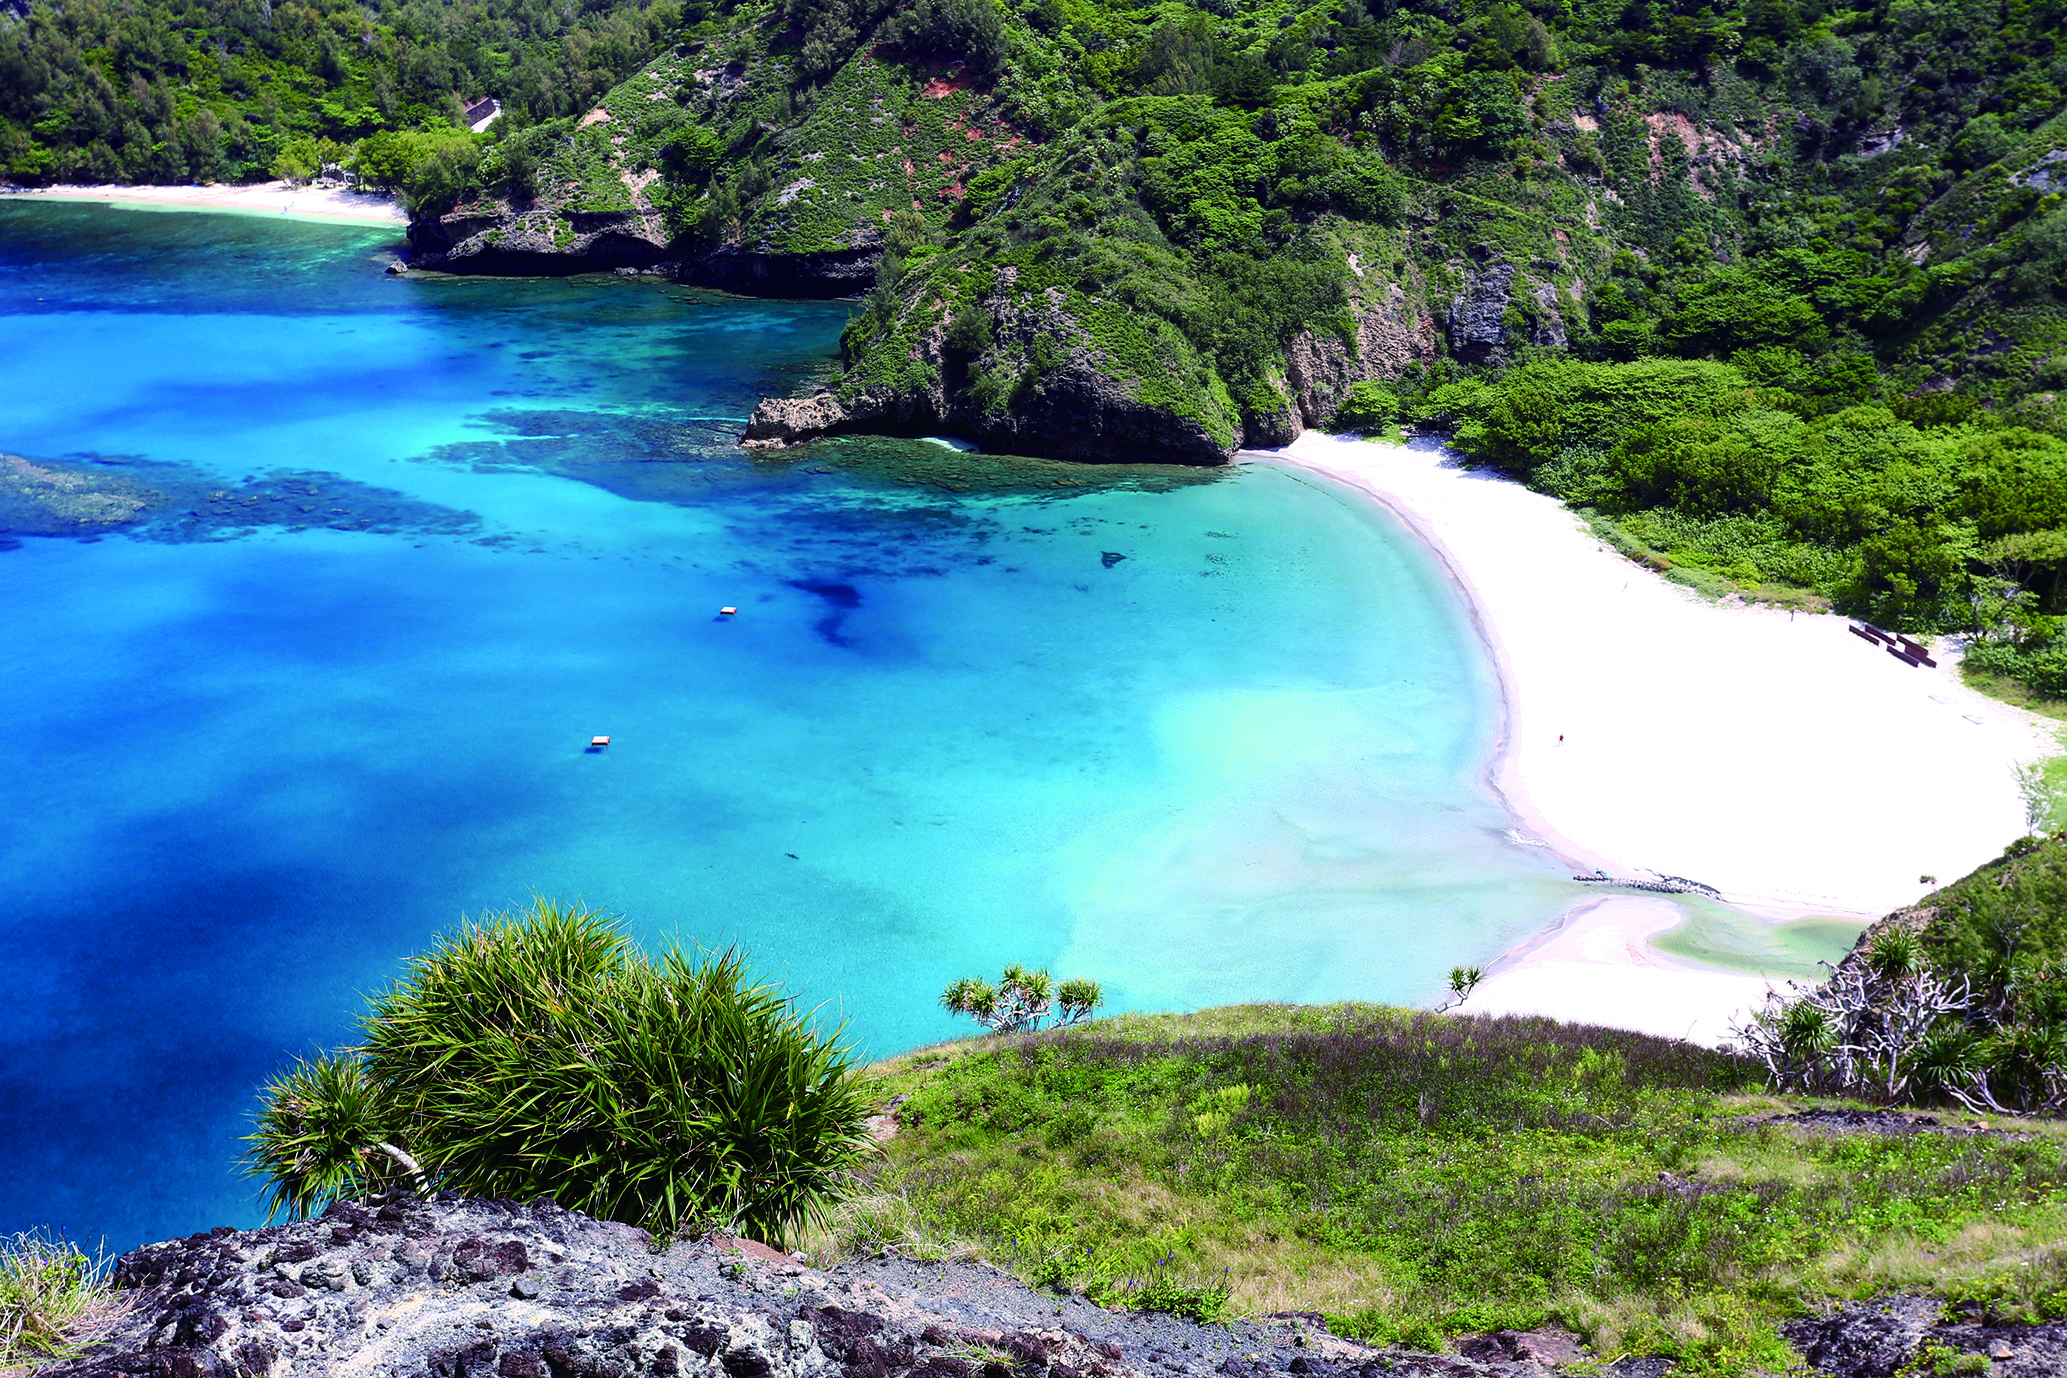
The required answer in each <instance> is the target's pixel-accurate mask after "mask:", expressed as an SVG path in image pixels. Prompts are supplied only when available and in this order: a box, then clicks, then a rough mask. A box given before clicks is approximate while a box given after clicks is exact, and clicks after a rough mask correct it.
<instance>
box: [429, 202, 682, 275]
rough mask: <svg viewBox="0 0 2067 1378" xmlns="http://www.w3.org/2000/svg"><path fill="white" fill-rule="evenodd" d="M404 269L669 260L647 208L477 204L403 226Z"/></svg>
mask: <svg viewBox="0 0 2067 1378" xmlns="http://www.w3.org/2000/svg"><path fill="white" fill-rule="evenodd" d="M409 250H410V252H409V266H410V267H412V268H436V269H439V270H441V271H444V272H448V273H535V274H556V273H594V272H603V271H607V270H609V269H613V268H651V267H654V266H656V265H658V264H660V263H661V262H663V261H664V260H666V259H667V258H668V257H669V253H668V236H667V231H666V228H665V226H664V225H663V224H662V222H661V218H660V216H659V214H658V213H657V212H655V211H654V210H653V209H652V208H651V207H645V208H641V209H635V210H622V211H596V212H583V211H572V210H568V209H566V208H564V207H543V206H536V207H527V208H524V209H521V210H520V209H517V208H515V207H512V206H509V205H507V204H504V203H501V202H486V203H477V204H475V205H472V206H469V207H467V208H466V209H465V210H462V211H457V212H454V213H453V214H450V215H442V216H424V217H420V218H418V219H416V220H413V221H411V222H410V224H409Z"/></svg>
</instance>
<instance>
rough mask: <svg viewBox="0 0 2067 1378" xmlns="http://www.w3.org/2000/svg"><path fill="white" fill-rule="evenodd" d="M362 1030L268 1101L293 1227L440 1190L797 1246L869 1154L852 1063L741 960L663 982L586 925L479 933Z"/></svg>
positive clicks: (257, 1137) (673, 964)
mask: <svg viewBox="0 0 2067 1378" xmlns="http://www.w3.org/2000/svg"><path fill="white" fill-rule="evenodd" d="M361 1029H362V1036H363V1037H362V1042H361V1043H360V1045H359V1046H357V1047H353V1048H348V1049H345V1050H343V1051H341V1052H338V1053H334V1054H329V1055H326V1056H324V1057H321V1058H318V1059H316V1060H315V1061H313V1062H304V1063H301V1064H299V1065H297V1066H296V1067H294V1068H293V1069H291V1070H289V1071H288V1072H286V1073H283V1074H282V1075H281V1076H279V1077H277V1078H275V1079H274V1081H273V1082H272V1083H271V1084H270V1085H269V1086H267V1087H266V1089H265V1092H264V1097H265V1105H264V1109H263V1111H262V1113H261V1115H260V1117H259V1123H258V1127H257V1130H256V1132H255V1133H254V1134H253V1135H252V1136H251V1142H252V1147H251V1151H250V1153H249V1154H248V1156H247V1161H248V1163H249V1166H250V1169H251V1171H252V1172H253V1173H254V1174H255V1175H257V1176H259V1177H261V1178H263V1179H264V1180H265V1182H266V1184H267V1187H268V1190H269V1193H270V1195H271V1198H272V1204H273V1207H274V1209H275V1211H276V1212H277V1211H279V1210H282V1209H284V1210H286V1211H288V1212H289V1213H291V1214H293V1215H295V1216H297V1217H299V1216H302V1215H306V1214H309V1213H310V1212H311V1211H313V1210H317V1209H320V1208H322V1207H323V1206H325V1205H327V1204H328V1203H329V1202H331V1201H334V1200H339V1199H350V1198H362V1197H365V1196H367V1195H369V1194H374V1193H378V1192H381V1191H386V1190H406V1191H429V1190H431V1189H432V1188H434V1187H435V1188H438V1189H445V1190H452V1191H458V1192H462V1193H464V1194H467V1195H471V1196H488V1197H499V1198H508V1199H514V1200H529V1199H531V1198H532V1197H536V1196H549V1197H551V1198H552V1199H554V1200H555V1201H558V1202H559V1203H560V1204H561V1205H563V1206H566V1207H568V1208H569V1209H572V1210H579V1211H582V1212H584V1213H585V1214H587V1215H590V1216H593V1217H595V1218H597V1219H602V1220H622V1221H625V1222H627V1223H631V1224H636V1225H642V1226H644V1227H646V1228H648V1229H651V1230H655V1231H657V1232H660V1233H663V1234H670V1233H674V1232H676V1231H678V1230H681V1229H685V1228H694V1227H718V1228H723V1229H729V1230H735V1231H743V1232H746V1233H749V1234H752V1235H753V1236H755V1237H757V1238H762V1239H772V1240H780V1239H782V1238H784V1237H785V1236H787V1235H789V1234H791V1233H792V1232H794V1231H795V1230H796V1229H798V1228H799V1227H800V1226H801V1225H803V1224H805V1223H807V1222H809V1221H811V1220H812V1219H814V1218H815V1217H816V1216H817V1215H818V1214H819V1213H820V1212H821V1211H822V1209H823V1208H824V1206H825V1205H826V1203H827V1201H828V1200H829V1199H830V1198H831V1197H833V1196H835V1195H837V1194H838V1192H839V1190H840V1188H841V1183H842V1177H843V1174H844V1173H845V1171H846V1170H847V1169H849V1168H851V1167H852V1166H854V1164H855V1163H856V1162H857V1161H858V1158H859V1155H860V1152H861V1150H862V1148H863V1147H864V1146H865V1145H866V1144H867V1143H868V1134H867V1131H866V1129H865V1127H864V1124H863V1120H864V1118H865V1117H866V1115H867V1113H868V1105H867V1102H866V1101H865V1100H864V1098H863V1093H862V1091H861V1089H860V1088H859V1086H858V1084H857V1082H856V1080H855V1078H854V1077H853V1076H852V1075H851V1074H850V1073H851V1069H852V1062H851V1059H850V1056H849V1054H848V1053H847V1051H846V1050H845V1049H844V1048H842V1047H841V1046H840V1045H839V1044H838V1042H837V1041H836V1039H833V1038H828V1037H826V1036H824V1035H823V1034H821V1033H819V1032H818V1031H816V1030H815V1029H813V1028H812V1026H811V1023H810V1020H809V1018H808V1016H806V1015H800V1014H799V1013H797V1012H795V1011H794V1010H792V1009H791V1007H790V1004H789V1002H788V1001H787V1000H786V999H785V998H784V997H783V996H782V994H781V993H780V992H779V991H778V990H777V989H775V988H774V987H772V986H769V985H766V984H758V983H755V982H754V981H752V980H751V979H750V978H749V977H748V975H747V972H746V968H745V964H744V962H743V960H742V959H741V958H739V957H738V956H737V955H736V954H731V953H725V954H719V955H716V956H710V957H706V958H702V959H696V958H691V957H688V956H685V955H683V954H682V953H680V952H676V951H668V952H665V953H663V954H661V956H660V958H659V959H658V960H657V961H652V962H649V961H648V960H647V959H646V958H645V957H644V956H643V955H641V954H640V953H639V952H638V951H637V950H636V949H635V948H634V947H633V946H632V944H631V941H630V939H628V938H627V937H626V936H625V935H624V933H623V932H622V931H621V929H619V928H618V927H617V925H615V924H614V923H612V922H611V921H610V920H609V919H608V918H607V917H606V916H603V915H600V914H598V913H595V912H593V911H590V910H586V909H579V908H563V907H561V906H558V905H554V904H551V903H549V902H547V901H544V900H540V901H538V902H537V903H536V904H535V905H534V906H533V908H532V909H531V911H530V912H528V913H523V914H509V915H497V916H492V917H490V918H487V919H485V920H483V921H481V922H478V923H472V924H468V925H467V926H465V927H464V928H463V929H462V930H461V931H460V932H459V933H457V934H456V935H454V936H452V937H449V938H447V939H445V940H443V941H442V942H440V943H439V945H438V946H437V947H436V948H435V949H433V950H432V951H431V952H430V953H428V954H426V955H424V956H421V957H417V958H415V959H413V960H412V961H411V962H410V963H409V966H408V970H407V973H406V974H405V975H404V976H403V977H402V979H401V980H399V981H397V982H396V983H395V984H394V985H393V986H392V987H390V988H389V989H388V990H386V991H384V992H382V993H381V994H379V995H377V996H376V997H374V999H373V1000H372V1001H371V1003H370V1008H369V1009H368V1011H367V1013H366V1014H365V1016H364V1017H363V1018H362V1020H361Z"/></svg>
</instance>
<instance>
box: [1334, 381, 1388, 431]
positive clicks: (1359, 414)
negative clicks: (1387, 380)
mask: <svg viewBox="0 0 2067 1378" xmlns="http://www.w3.org/2000/svg"><path fill="white" fill-rule="evenodd" d="M1399 416H1400V399H1399V394H1398V393H1396V392H1394V391H1393V390H1392V389H1391V387H1389V386H1387V385H1386V384H1384V383H1377V382H1363V383H1352V384H1350V387H1349V396H1348V397H1346V398H1345V399H1343V402H1342V405H1341V407H1340V408H1338V409H1337V410H1336V412H1335V424H1336V425H1338V426H1343V427H1347V428H1350V429H1353V430H1373V431H1375V430H1380V429H1383V428H1384V427H1386V426H1390V425H1391V424H1392V423H1393V422H1395V421H1397V420H1399Z"/></svg>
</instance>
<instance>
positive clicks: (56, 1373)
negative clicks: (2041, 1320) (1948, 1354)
mask: <svg viewBox="0 0 2067 1378" xmlns="http://www.w3.org/2000/svg"><path fill="white" fill-rule="evenodd" d="M117 1282H118V1284H119V1286H120V1288H121V1289H122V1290H121V1291H120V1292H118V1296H119V1297H121V1298H122V1303H123V1304H122V1308H121V1314H120V1315H119V1316H118V1317H117V1318H116V1319H115V1320H114V1321H113V1322H112V1323H111V1324H110V1325H109V1326H108V1328H107V1329H106V1330H105V1331H104V1333H103V1334H102V1335H101V1342H100V1343H99V1344H97V1345H96V1346H95V1347H94V1348H93V1349H92V1350H91V1352H89V1353H88V1354H86V1355H85V1356H84V1357H82V1358H78V1359H74V1360H70V1361H67V1362H64V1363H59V1364H50V1365H46V1366H44V1367H43V1368H41V1369H39V1370H38V1375H39V1378H60V1376H62V1378H86V1376H87V1375H93V1378H116V1376H117V1375H133V1376H134V1378H144V1376H146V1375H148V1378H256V1376H257V1375H268V1376H269V1378H275V1376H277V1375H290V1374H295V1375H299V1374H339V1375H347V1374H350V1375H367V1376H368V1378H414V1375H436V1378H470V1376H471V1375H488V1374H493V1375H497V1376H498V1378H548V1375H550V1378H631V1375H634V1374H660V1375H679V1374H692V1375H704V1376H705V1378H1172V1375H1201V1376H1203V1375H1206V1374H1221V1375H1226V1378H1270V1376H1271V1375H1276V1374H1293V1375H1300V1378H1379V1376H1380V1375H1400V1378H1554V1375H1558V1374H1561V1373H1564V1372H1567V1371H1568V1370H1569V1369H1570V1367H1571V1366H1573V1365H1587V1371H1590V1372H1599V1371H1601V1369H1600V1368H1597V1367H1593V1366H1592V1365H1590V1364H1588V1363H1587V1361H1589V1360H1591V1361H1593V1362H1594V1363H1595V1364H1597V1363H1598V1359H1599V1357H1601V1356H1595V1355H1592V1354H1589V1353H1588V1352H1587V1351H1585V1350H1584V1349H1583V1347H1582V1346H1581V1345H1580V1344H1579V1343H1578V1341H1577V1340H1576V1339H1575V1338H1574V1337H1573V1336H1571V1335H1569V1334H1566V1333H1564V1332H1561V1331H1533V1332H1527V1333H1518V1332H1512V1331H1506V1332H1501V1333H1500V1334H1497V1335H1483V1336H1470V1337H1466V1338H1464V1339H1463V1340H1462V1341H1461V1342H1460V1343H1459V1344H1458V1345H1457V1347H1456V1349H1455V1350H1454V1351H1453V1352H1451V1353H1449V1354H1441V1355H1437V1354H1425V1353H1419V1352H1414V1351H1402V1350H1386V1349H1373V1348H1369V1347H1366V1346H1364V1345H1359V1344H1354V1343H1351V1342H1349V1341H1346V1340H1342V1339H1338V1338H1336V1337H1334V1336H1332V1335H1329V1334H1328V1333H1327V1332H1326V1330H1325V1328H1324V1327H1323V1326H1322V1325H1321V1323H1320V1318H1319V1317H1318V1316H1311V1315H1305V1314H1299V1315H1282V1316H1274V1317H1270V1318H1267V1319H1265V1320H1262V1321H1257V1322H1242V1323H1238V1324H1235V1325H1231V1326H1207V1325H1196V1324H1193V1323H1190V1322H1187V1321H1183V1320H1179V1319H1177V1318H1174V1317H1170V1316H1160V1315H1145V1314H1138V1313H1132V1312H1113V1311H1106V1310H1103V1309H1101V1308H1099V1307H1097V1306H1094V1305H1091V1304H1090V1303H1088V1302H1086V1301H1084V1300H1083V1299H1082V1298H1079V1297H1069V1296H1063V1295H1059V1294H1051V1293H1046V1292H1040V1291H1036V1290H1034V1289H1032V1288H1028V1287H1026V1286H1024V1285H1022V1284H1020V1283H1018V1282H1016V1281H1014V1280H1013V1279H1011V1278H1010V1277H1008V1276H1006V1275H1005V1274H1003V1273H1000V1272H998V1271H997V1270H995V1269H992V1268H989V1267H987V1266H984V1265H982V1264H976V1263H966V1262H954V1263H944V1264H942V1263H930V1264H929V1263H918V1262H913V1261H911V1260H906V1259H898V1258H882V1259H874V1260H867V1261H861V1262H856V1263H850V1264H845V1265H842V1266H840V1267H838V1268H834V1269H832V1270H830V1271H824V1272H821V1271H818V1270H816V1269H812V1268H808V1267H806V1266H804V1265H803V1264H802V1263H799V1262H797V1261H795V1260H793V1259H790V1258H787V1257H785V1256H783V1255H781V1254H778V1253H776V1252H775V1251H773V1250H771V1249H767V1248H765V1247H763V1246H761V1245H758V1244H752V1243H746V1242H742V1241H736V1240H724V1239H716V1240H700V1241H685V1242H682V1243H678V1244H676V1245H675V1246H674V1247H672V1248H669V1249H666V1250H664V1251H656V1249H655V1247H654V1245H653V1242H652V1240H651V1239H650V1238H649V1237H648V1236H647V1235H646V1234H645V1233H644V1232H643V1231H640V1230H637V1229H633V1228H631V1227H630V1226H626V1225H613V1224H603V1223H599V1222H597V1221H594V1220H590V1219H588V1218H587V1217H586V1216H582V1215H578V1214H575V1213H573V1212H570V1211H564V1210H561V1209H560V1208H558V1207H557V1206H553V1205H550V1204H536V1205H530V1206H520V1205H517V1204H515V1203H512V1202H499V1201H471V1200H456V1199H445V1200H439V1201H435V1202H406V1203H397V1204H390V1205H384V1206H381V1207H379V1208H378V1209H373V1208H369V1207H364V1206H355V1205H339V1206H335V1207H333V1208H332V1209H331V1210H330V1211H329V1212H328V1213H327V1214H325V1215H324V1216H323V1218H321V1219H320V1220H311V1221H305V1222H302V1223H299V1224H294V1225H286V1226H280V1227H277V1228H271V1229H263V1230H251V1231H246V1232H242V1233H240V1232H237V1231H234V1230H229V1229H218V1230H214V1231H211V1232H210V1233H207V1234H198V1235H194V1236H193V1237H191V1238H189V1239H184V1240H173V1241H170V1242H167V1243H164V1244H153V1245H150V1246H148V1247H146V1248H142V1249H137V1250H135V1251H133V1252H131V1253H129V1254H126V1255H124V1257H123V1258H122V1261H121V1263H120V1265H119V1268H118V1272H117ZM1938 1313H1939V1308H1938V1306H1937V1304H1936V1303H1930V1302H1923V1301H1920V1300H1918V1299H1913V1298H1908V1299H1896V1300H1895V1301H1893V1302H1890V1303H1887V1304H1883V1305H1878V1306H1851V1307H1846V1308H1844V1309H1843V1310H1842V1311H1840V1312H1838V1313H1835V1314H1833V1315H1831V1316H1829V1317H1826V1318H1823V1319H1820V1320H1815V1321H1805V1322H1803V1323H1801V1325H1800V1326H1798V1327H1792V1328H1790V1336H1791V1338H1793V1340H1794V1341H1795V1344H1796V1345H1797V1347H1798V1348H1800V1350H1801V1351H1802V1353H1803V1354H1805V1355H1807V1356H1808V1357H1809V1358H1810V1360H1811V1362H1812V1363H1813V1364H1815V1365H1816V1366H1817V1370H1818V1371H1820V1372H1824V1373H1828V1374H1832V1375H1837V1376H1838V1378H1894V1375H1895V1374H1896V1373H1897V1371H1898V1370H1899V1369H1904V1368H1905V1367H1906V1366H1908V1365H1910V1364H1912V1363H1913V1362H1914V1361H1915V1360H1916V1358H1917V1357H1918V1356H1919V1355H1920V1354H1921V1353H1922V1352H1923V1348H1924V1346H1926V1345H1939V1346H1943V1347H1944V1349H1945V1350H1949V1351H1953V1352H1955V1353H1958V1354H1971V1355H1976V1356H1982V1358H1983V1359H1984V1360H1985V1362H1986V1363H1987V1364H1988V1365H1989V1366H1990V1367H1988V1368H1986V1369H1980V1370H1975V1369H1971V1368H1967V1369H1961V1370H1960V1371H1961V1372H1969V1371H1982V1372H1988V1373H1990V1374H1991V1375H1992V1376H1993V1378H2027V1375H2028V1376H2029V1378H2038V1375H2058V1374H2060V1373H2067V1327H2061V1326H2044V1327H2036V1328H2023V1329H2008V1328H1991V1327H1987V1326H1983V1325H1978V1324H1974V1325H1957V1324H1944V1323H1941V1318H1940V1316H1939V1314H1938ZM1934 1357H1935V1356H1934ZM1671 1367H1672V1366H1671V1364H1670V1363H1669V1362H1668V1361H1666V1360H1663V1359H1656V1358H1619V1359H1616V1360H1615V1361H1614V1362H1612V1363H1609V1364H1607V1365H1606V1366H1605V1371H1606V1372H1609V1373H1612V1374H1615V1375H1617V1378H1662V1375H1664V1374H1666V1373H1668V1372H1670V1370H1671Z"/></svg>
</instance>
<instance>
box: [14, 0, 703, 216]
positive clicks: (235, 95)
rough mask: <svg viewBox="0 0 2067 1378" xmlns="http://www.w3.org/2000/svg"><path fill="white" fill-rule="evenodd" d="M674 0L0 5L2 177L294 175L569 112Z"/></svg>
mask: <svg viewBox="0 0 2067 1378" xmlns="http://www.w3.org/2000/svg"><path fill="white" fill-rule="evenodd" d="M680 20H681V13H680V10H679V9H678V8H677V7H676V5H675V4H674V0H652V3H651V4H650V5H646V4H640V3H636V0H600V2H599V3H588V4H580V5H576V4H571V3H553V2H552V0H381V2H380V3H376V4H354V3H350V0H314V3H311V4H299V3H293V2H292V0H287V2H285V3H280V4H277V5H276V4H274V3H273V0H64V3H61V4H51V3H48V2H47V0H39V3H36V4H34V5H33V6H31V5H29V4H27V3H21V2H20V0H10V3H8V4H4V5H0V178H9V179H13V180H15V181H21V182H46V181H55V182H187V181H198V182H212V181H224V182H239V181H262V180H265V179H266V178H268V177H270V176H275V175H293V176H302V177H305V176H307V175H308V174H310V173H312V172H315V171H317V170H319V169H320V167H321V166H322V164H323V163H324V162H325V161H336V160H338V159H341V158H344V157H347V156H349V152H350V150H351V147H352V146H353V145H354V144H355V143H356V142H357V141H358V140H360V139H362V138H364V137H365V136H367V135H370V134H375V133H378V132H381V131H395V130H421V129H434V130H449V129H451V128H452V127H453V126H454V124H455V123H456V116H457V113H458V111H459V109H460V108H461V105H460V103H461V102H463V101H467V100H474V99H478V98H480V97H482V96H495V97H497V98H499V99H500V100H501V101H502V103H503V105H504V107H505V108H506V110H507V112H508V114H509V116H510V117H511V119H512V122H513V123H516V124H524V123H531V122H534V121H537V120H546V119H552V118H555V117H558V116H561V115H567V114H578V113H580V112H582V111H584V110H586V109H588V108H589V106H590V105H592V104H593V103H594V102H595V100H596V99H597V98H598V97H599V96H601V95H602V94H603V93H604V92H605V91H607V90H609V89H610V88H611V87H612V86H614V85H616V84H617V83H618V82H620V81H622V80H623V79H624V78H626V77H627V76H630V75H631V74H632V73H633V72H636V71H637V70H638V69H639V68H640V66H641V65H643V64H644V63H645V62H646V61H647V60H648V59H649V58H651V57H652V56H653V54H654V52H655V51H656V49H657V48H658V47H660V46H664V44H665V43H666V42H668V41H671V40H672V39H673V37H674V35H675V32H676V30H677V28H678V26H679V24H680Z"/></svg>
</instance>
